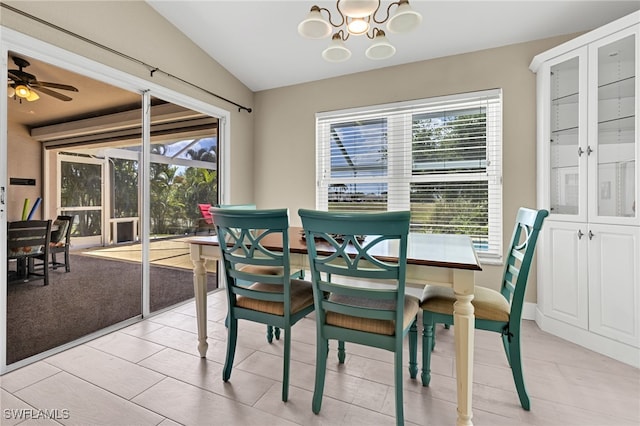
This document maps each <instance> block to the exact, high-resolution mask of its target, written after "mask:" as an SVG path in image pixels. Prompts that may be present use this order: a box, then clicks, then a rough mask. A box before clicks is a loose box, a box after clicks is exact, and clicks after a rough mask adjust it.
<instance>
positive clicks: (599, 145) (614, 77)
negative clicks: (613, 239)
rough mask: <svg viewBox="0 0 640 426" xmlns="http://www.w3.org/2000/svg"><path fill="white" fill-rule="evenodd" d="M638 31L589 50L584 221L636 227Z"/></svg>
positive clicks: (618, 35) (616, 36) (621, 33)
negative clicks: (586, 186) (586, 192)
mask: <svg viewBox="0 0 640 426" xmlns="http://www.w3.org/2000/svg"><path fill="white" fill-rule="evenodd" d="M637 39H638V27H637V26H636V27H631V28H628V29H626V30H623V31H619V32H618V33H615V34H613V35H610V36H609V37H605V38H603V39H601V40H598V41H597V42H595V43H593V44H592V45H591V46H590V50H589V102H590V104H589V147H590V152H592V154H590V156H589V165H588V168H589V188H590V189H589V222H597V223H609V224H616V225H632V224H636V225H637V224H638V223H639V221H638V212H637V206H636V204H637V202H638V195H639V194H640V188H639V186H640V185H639V182H640V180H639V178H638V170H637V169H638V168H637V164H638V159H639V153H638V144H637V136H636V135H637V132H638V129H637V123H638V117H637V110H638V108H639V107H638V105H639V102H638V98H639V97H638V93H639V90H640V89H639V88H638V87H637V86H638V85H637V75H636V72H637V71H636V70H637V64H638V40H637Z"/></svg>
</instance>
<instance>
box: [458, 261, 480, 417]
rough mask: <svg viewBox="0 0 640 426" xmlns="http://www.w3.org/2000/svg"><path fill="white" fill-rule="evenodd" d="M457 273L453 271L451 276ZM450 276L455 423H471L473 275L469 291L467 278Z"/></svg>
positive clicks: (473, 328)
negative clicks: (456, 410)
mask: <svg viewBox="0 0 640 426" xmlns="http://www.w3.org/2000/svg"><path fill="white" fill-rule="evenodd" d="M456 275H457V274H456V273H454V276H456ZM457 278H458V279H457V280H455V279H454V293H455V296H456V301H455V303H454V304H453V324H454V333H455V346H456V376H457V382H458V383H457V385H458V389H457V390H458V392H457V393H458V420H457V422H456V424H457V425H458V426H463V425H464V426H471V425H473V422H472V421H471V418H472V417H473V412H472V409H471V399H472V387H473V344H474V334H475V316H474V313H473V312H474V308H473V305H472V304H471V300H473V275H471V293H469V280H468V278H467V277H461V276H458V277H457Z"/></svg>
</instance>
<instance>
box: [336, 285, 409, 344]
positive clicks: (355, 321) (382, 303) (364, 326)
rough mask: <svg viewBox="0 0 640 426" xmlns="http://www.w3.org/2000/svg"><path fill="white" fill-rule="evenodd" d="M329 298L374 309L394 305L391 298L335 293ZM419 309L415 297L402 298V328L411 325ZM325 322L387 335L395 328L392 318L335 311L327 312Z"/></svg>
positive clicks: (387, 307) (389, 307)
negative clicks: (373, 317)
mask: <svg viewBox="0 0 640 426" xmlns="http://www.w3.org/2000/svg"><path fill="white" fill-rule="evenodd" d="M329 300H331V301H333V302H337V303H342V304H347V305H352V306H360V307H365V308H374V309H394V307H395V301H393V300H373V299H360V298H354V297H348V296H340V295H335V294H332V295H331V296H329ZM419 310H420V305H419V301H418V300H417V299H416V298H415V297H412V296H406V297H405V298H404V317H403V325H402V327H403V329H406V328H407V327H409V326H410V325H411V323H412V322H413V320H414V319H415V317H416V315H417V314H418V311H419ZM326 323H327V324H329V325H334V326H336V327H342V328H350V329H352V330H360V331H366V332H368V333H376V334H384V335H387V336H393V335H394V334H395V330H396V329H395V325H396V324H395V323H396V322H395V321H393V320H379V319H370V318H362V317H355V316H351V315H345V314H340V313H337V312H327V316H326Z"/></svg>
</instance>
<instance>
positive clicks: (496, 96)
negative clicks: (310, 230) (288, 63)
mask: <svg viewBox="0 0 640 426" xmlns="http://www.w3.org/2000/svg"><path fill="white" fill-rule="evenodd" d="M483 102H486V106H484V108H485V110H484V111H485V114H486V115H485V117H486V125H485V131H486V139H485V147H486V168H485V169H484V170H481V171H475V172H465V173H456V172H452V171H448V172H446V171H445V172H443V173H434V174H428V173H427V174H414V173H413V142H414V141H413V118H414V116H415V115H418V114H425V113H426V114H430V113H433V112H439V111H443V112H444V111H447V110H449V111H450V110H460V109H464V108H465V107H469V106H477V105H480V104H482V103H483ZM377 119H386V120H387V121H386V122H385V123H386V124H385V125H384V127H385V130H384V131H383V132H381V133H384V134H385V142H386V146H385V148H386V151H385V152H386V157H387V158H386V164H385V169H386V175H383V176H376V175H371V176H363V177H359V176H355V177H339V176H336V177H332V176H331V174H332V168H331V145H332V144H331V139H332V138H331V129H332V125H336V124H341V123H348V122H351V121H353V122H355V121H365V120H377ZM381 127H383V125H381ZM372 146H374V145H373V144H372ZM461 181H465V182H468V181H474V182H487V188H488V189H487V191H488V192H487V194H488V196H487V202H488V207H487V222H488V223H487V225H488V235H487V248H486V249H482V248H480V247H479V246H478V247H477V253H478V257H479V258H480V259H481V260H482V261H483V262H484V263H488V264H501V263H502V258H503V255H502V245H503V241H502V240H503V225H502V205H503V202H502V90H501V89H489V90H483V91H477V92H469V93H461V94H455V95H448V96H439V97H433V98H425V99H418V100H412V101H405V102H396V103H390V104H381V105H372V106H366V107H359V108H349V109H344V110H337V111H327V112H321V113H317V114H316V208H317V209H319V210H328V209H329V202H330V199H329V198H330V191H329V188H330V187H331V186H332V185H335V184H347V185H348V184H366V183H374V182H375V183H379V182H386V183H387V187H388V192H387V200H386V205H387V210H408V209H410V208H411V199H410V197H411V196H410V192H411V191H410V188H411V185H412V184H415V183H428V182H461ZM412 217H413V215H412Z"/></svg>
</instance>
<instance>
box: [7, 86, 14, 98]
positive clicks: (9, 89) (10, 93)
mask: <svg viewBox="0 0 640 426" xmlns="http://www.w3.org/2000/svg"><path fill="white" fill-rule="evenodd" d="M15 94H16V89H14V88H13V86H11V85H9V86H7V97H9V98H13V96H14V95H15Z"/></svg>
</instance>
